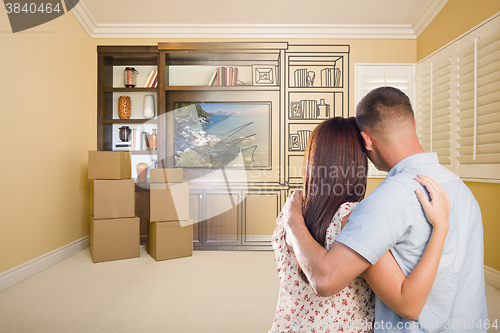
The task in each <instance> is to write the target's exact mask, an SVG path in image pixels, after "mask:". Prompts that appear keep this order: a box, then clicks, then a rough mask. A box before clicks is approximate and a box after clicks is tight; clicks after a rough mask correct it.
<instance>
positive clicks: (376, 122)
mask: <svg viewBox="0 0 500 333" xmlns="http://www.w3.org/2000/svg"><path fill="white" fill-rule="evenodd" d="M413 118H414V114H413V109H412V107H411V102H410V99H409V98H408V96H406V94H405V93H404V92H402V91H401V90H399V89H397V88H394V87H380V88H377V89H373V90H372V91H370V92H369V93H368V94H367V95H366V96H365V97H363V99H362V100H361V101H360V102H359V104H358V106H357V108H356V124H357V125H358V127H359V129H360V130H362V131H364V130H371V131H372V132H377V131H379V130H381V129H382V128H384V127H385V125H389V124H395V123H397V122H399V123H401V122H404V121H405V120H411V121H412V122H413Z"/></svg>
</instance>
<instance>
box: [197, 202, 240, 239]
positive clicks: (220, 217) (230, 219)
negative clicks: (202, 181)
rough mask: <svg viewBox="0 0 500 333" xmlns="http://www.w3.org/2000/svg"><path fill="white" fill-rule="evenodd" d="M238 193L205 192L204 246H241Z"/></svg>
mask: <svg viewBox="0 0 500 333" xmlns="http://www.w3.org/2000/svg"><path fill="white" fill-rule="evenodd" d="M240 196H241V194H240V193H227V192H208V193H207V192H206V193H205V196H204V197H205V213H206V217H207V219H206V222H205V228H204V234H205V237H206V244H207V245H208V244H213V245H216V244H220V245H239V244H241V236H240V235H241V233H240V230H241V226H240V221H241V218H240V205H239V204H238V203H239V202H240V201H241V200H240Z"/></svg>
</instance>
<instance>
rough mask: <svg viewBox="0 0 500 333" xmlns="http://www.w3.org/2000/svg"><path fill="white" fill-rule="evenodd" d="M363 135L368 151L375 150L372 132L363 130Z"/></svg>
mask: <svg viewBox="0 0 500 333" xmlns="http://www.w3.org/2000/svg"><path fill="white" fill-rule="evenodd" d="M361 136H362V137H363V139H364V140H365V148H366V150H368V151H371V150H373V141H372V137H371V136H370V134H368V133H366V132H364V131H361Z"/></svg>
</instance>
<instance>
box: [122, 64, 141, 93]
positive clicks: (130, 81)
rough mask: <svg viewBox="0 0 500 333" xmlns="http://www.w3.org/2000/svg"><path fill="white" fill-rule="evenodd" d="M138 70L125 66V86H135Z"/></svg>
mask: <svg viewBox="0 0 500 333" xmlns="http://www.w3.org/2000/svg"><path fill="white" fill-rule="evenodd" d="M137 74H139V72H138V71H136V70H135V68H134V67H125V71H124V72H123V80H124V82H123V83H124V84H125V87H127V88H134V87H135V85H136V81H137Z"/></svg>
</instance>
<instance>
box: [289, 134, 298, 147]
mask: <svg viewBox="0 0 500 333" xmlns="http://www.w3.org/2000/svg"><path fill="white" fill-rule="evenodd" d="M288 140H289V142H288V149H289V150H291V151H297V150H300V138H299V135H298V134H290V135H289V137H288Z"/></svg>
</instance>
